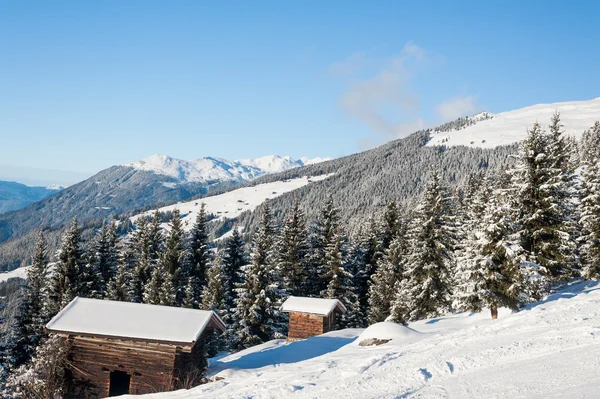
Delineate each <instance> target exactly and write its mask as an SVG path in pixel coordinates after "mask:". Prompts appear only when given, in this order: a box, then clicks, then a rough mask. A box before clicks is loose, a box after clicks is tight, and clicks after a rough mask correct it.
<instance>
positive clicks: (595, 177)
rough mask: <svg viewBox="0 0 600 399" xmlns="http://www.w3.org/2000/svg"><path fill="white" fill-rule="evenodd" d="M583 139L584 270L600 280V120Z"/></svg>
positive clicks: (586, 274) (582, 220)
mask: <svg viewBox="0 0 600 399" xmlns="http://www.w3.org/2000/svg"><path fill="white" fill-rule="evenodd" d="M582 141H583V144H584V146H583V147H584V156H583V157H582V158H583V162H582V166H583V167H582V169H583V172H582V179H583V190H582V198H581V205H580V207H581V219H580V224H581V226H582V227H583V234H582V237H581V242H582V248H581V250H582V255H583V270H582V273H581V274H582V276H583V278H584V279H586V280H597V279H599V278H600V122H596V123H595V124H594V126H593V127H592V128H591V129H590V130H588V131H586V132H585V133H584V135H583V139H582Z"/></svg>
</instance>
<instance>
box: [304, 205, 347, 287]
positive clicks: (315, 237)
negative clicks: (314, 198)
mask: <svg viewBox="0 0 600 399" xmlns="http://www.w3.org/2000/svg"><path fill="white" fill-rule="evenodd" d="M339 222H340V216H339V210H338V209H337V208H336V207H335V206H334V204H333V196H332V195H329V197H327V200H326V201H325V204H324V206H323V208H322V209H321V211H320V213H319V217H318V218H317V221H316V225H315V226H314V227H313V233H312V236H311V248H310V249H311V269H310V272H309V275H311V276H314V277H313V278H312V279H310V281H309V285H308V287H307V295H309V296H319V295H320V293H321V292H322V291H324V290H325V289H326V288H327V284H328V283H329V280H328V279H327V276H326V275H325V273H326V271H325V263H326V261H327V260H326V258H325V257H326V248H327V247H328V246H329V245H330V244H331V243H332V241H333V238H334V235H335V232H336V231H337V229H338V228H339Z"/></svg>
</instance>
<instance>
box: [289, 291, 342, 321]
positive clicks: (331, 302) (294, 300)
mask: <svg viewBox="0 0 600 399" xmlns="http://www.w3.org/2000/svg"><path fill="white" fill-rule="evenodd" d="M336 308H337V309H338V310H339V311H341V312H345V311H346V307H345V306H344V304H342V303H341V302H340V301H339V300H337V299H323V298H307V297H302V296H291V297H289V298H288V299H286V301H285V302H284V303H283V304H282V305H281V311H282V312H299V313H310V314H318V315H323V316H326V315H328V314H329V313H331V312H332V311H333V310H334V309H336Z"/></svg>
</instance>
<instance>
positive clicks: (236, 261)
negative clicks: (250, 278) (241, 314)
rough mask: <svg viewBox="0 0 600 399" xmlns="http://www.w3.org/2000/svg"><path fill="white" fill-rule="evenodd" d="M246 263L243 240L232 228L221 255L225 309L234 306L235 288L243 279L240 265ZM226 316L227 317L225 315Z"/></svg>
mask: <svg viewBox="0 0 600 399" xmlns="http://www.w3.org/2000/svg"><path fill="white" fill-rule="evenodd" d="M246 263H248V261H247V258H246V252H245V249H244V241H243V240H242V237H241V236H240V233H239V232H238V231H237V229H234V230H233V234H232V235H231V237H228V238H227V240H226V242H225V249H224V250H223V256H222V262H221V265H222V273H223V274H222V275H223V295H224V297H225V306H226V308H227V309H233V308H234V307H235V299H236V298H237V293H236V291H235V288H236V286H237V285H238V284H240V283H241V282H242V281H243V278H244V274H243V272H242V266H244V265H245V264H246ZM226 318H227V317H226Z"/></svg>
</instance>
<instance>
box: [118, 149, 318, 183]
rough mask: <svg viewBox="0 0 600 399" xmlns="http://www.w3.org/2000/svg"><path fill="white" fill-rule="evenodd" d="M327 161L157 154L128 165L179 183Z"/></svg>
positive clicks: (243, 177) (242, 178)
mask: <svg viewBox="0 0 600 399" xmlns="http://www.w3.org/2000/svg"><path fill="white" fill-rule="evenodd" d="M327 160H328V158H316V159H307V158H303V159H302V160H294V159H292V158H291V157H288V156H285V157H280V156H278V155H268V156H265V157H262V158H255V159H241V160H238V161H228V160H226V159H220V158H211V157H206V158H199V159H195V160H192V161H186V160H183V159H177V158H171V157H169V156H166V155H158V154H156V155H152V156H150V157H148V158H145V159H142V160H141V161H137V162H132V163H129V164H126V165H124V166H129V167H132V168H134V169H137V170H144V171H147V172H153V173H156V174H159V175H164V176H168V177H172V178H174V179H176V180H177V181H178V182H179V183H211V182H214V181H231V182H246V181H250V180H253V179H256V178H257V177H259V176H262V175H265V174H268V173H276V172H283V171H285V170H288V169H292V168H297V167H300V166H304V165H309V164H312V163H316V162H323V161H327Z"/></svg>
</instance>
